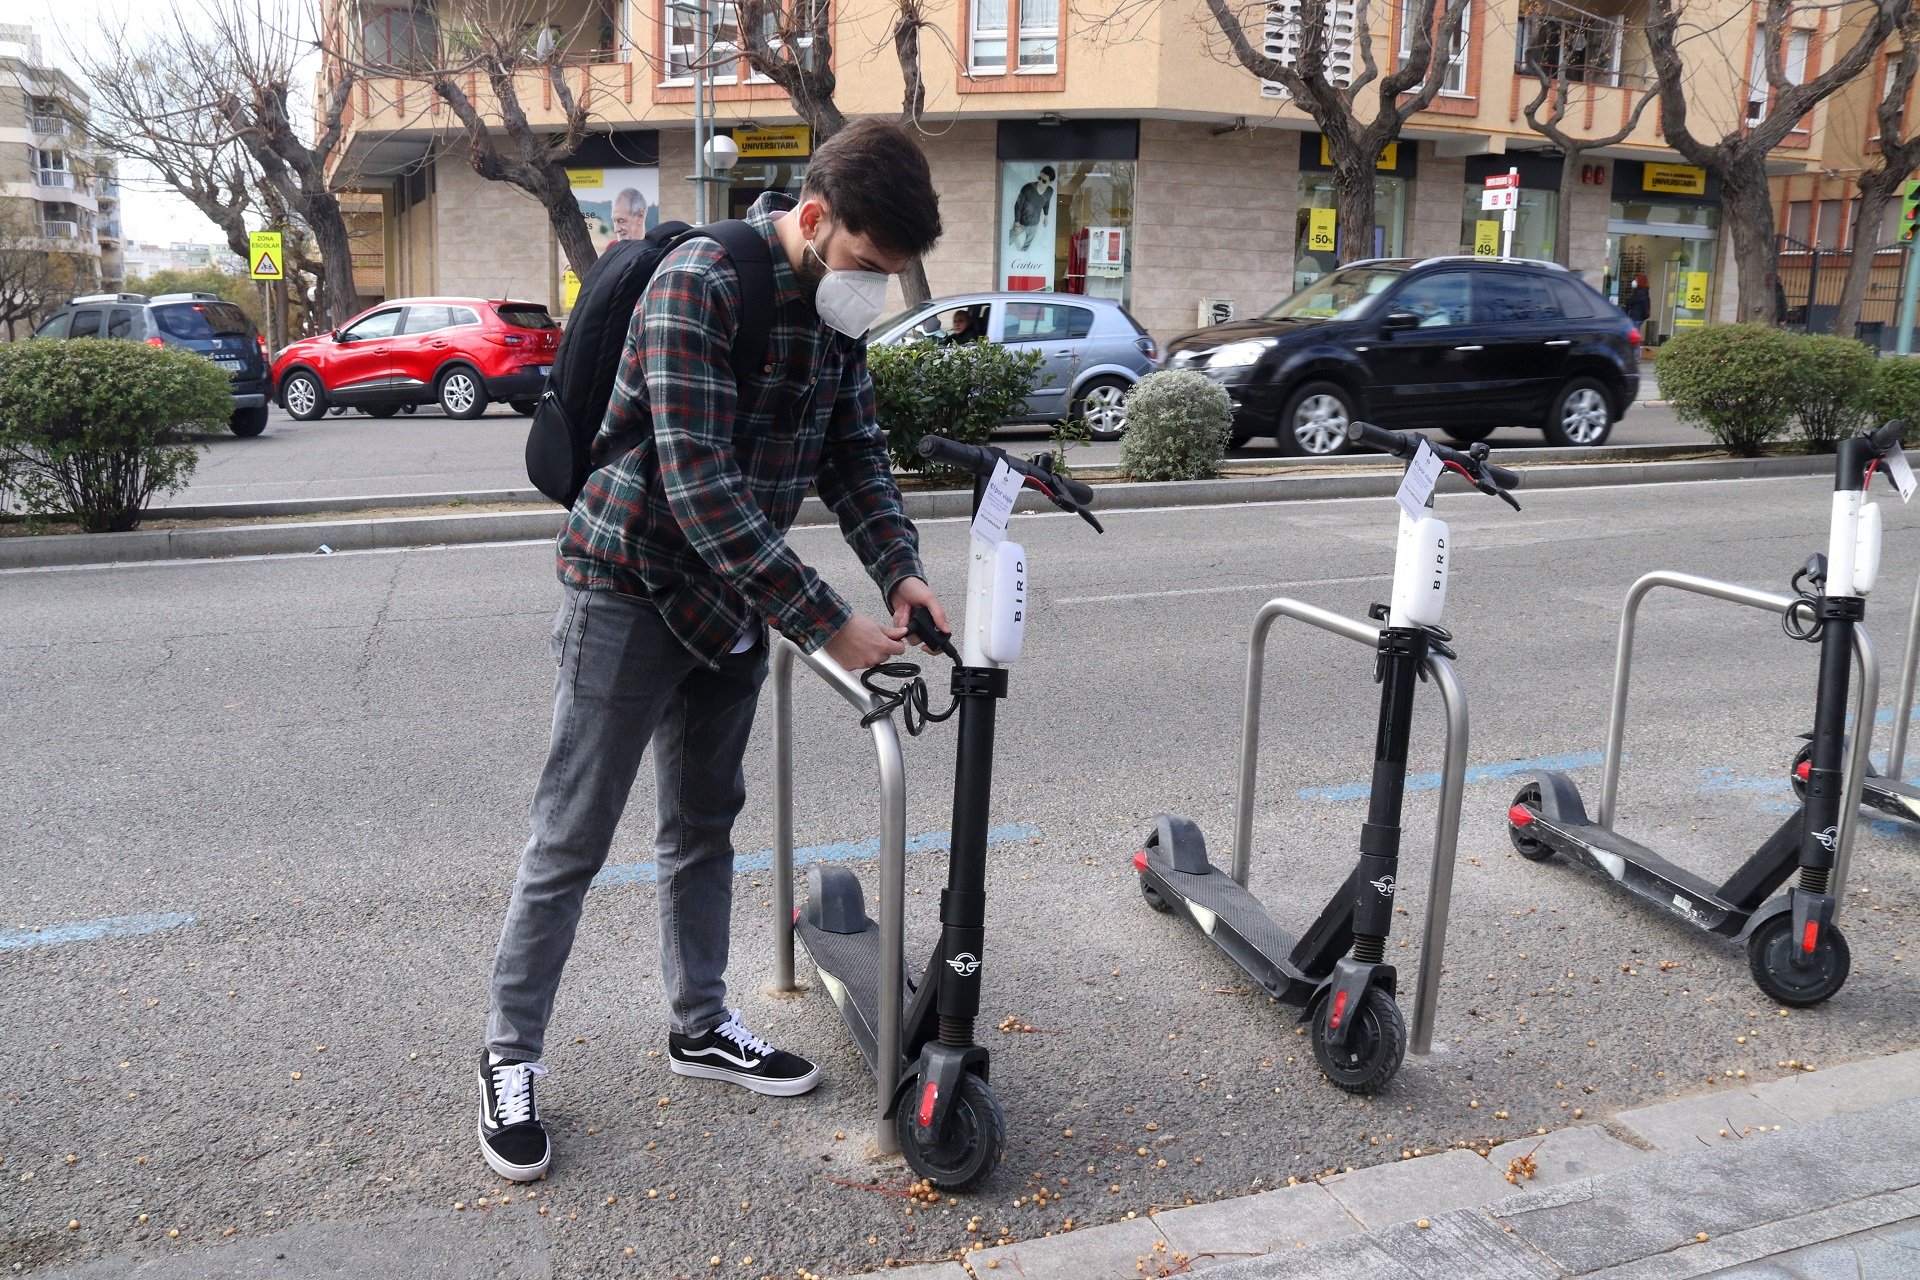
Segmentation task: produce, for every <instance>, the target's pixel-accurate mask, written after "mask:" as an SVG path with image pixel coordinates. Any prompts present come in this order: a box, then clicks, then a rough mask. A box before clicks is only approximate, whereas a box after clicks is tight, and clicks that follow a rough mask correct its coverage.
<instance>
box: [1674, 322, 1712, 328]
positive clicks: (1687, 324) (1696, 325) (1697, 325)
mask: <svg viewBox="0 0 1920 1280" xmlns="http://www.w3.org/2000/svg"><path fill="white" fill-rule="evenodd" d="M1706 323H1707V322H1706V321H1705V320H1675V321H1674V322H1673V327H1674V328H1676V329H1698V328H1701V327H1703V326H1704V325H1705V324H1706Z"/></svg>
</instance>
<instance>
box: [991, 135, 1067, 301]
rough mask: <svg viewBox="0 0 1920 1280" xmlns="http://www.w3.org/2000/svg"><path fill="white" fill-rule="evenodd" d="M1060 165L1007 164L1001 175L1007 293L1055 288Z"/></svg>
mask: <svg viewBox="0 0 1920 1280" xmlns="http://www.w3.org/2000/svg"><path fill="white" fill-rule="evenodd" d="M1059 176H1060V175H1059V168H1058V166H1056V165H1050V164H1007V165H1002V166H1001V177H1000V200H1001V205H1000V226H1001V229H1002V237H1003V238H1002V242H1001V245H1000V287H1001V288H1002V289H1004V290H1007V291H1008V292H1024V291H1027V290H1033V291H1044V290H1047V289H1051V288H1053V266H1054V231H1053V206H1054V195H1055V191H1054V187H1055V185H1056V183H1057V181H1058V179H1059Z"/></svg>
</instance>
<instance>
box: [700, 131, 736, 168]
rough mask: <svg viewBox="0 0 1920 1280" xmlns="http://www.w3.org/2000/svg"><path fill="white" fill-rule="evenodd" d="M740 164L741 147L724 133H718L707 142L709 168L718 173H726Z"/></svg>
mask: <svg viewBox="0 0 1920 1280" xmlns="http://www.w3.org/2000/svg"><path fill="white" fill-rule="evenodd" d="M739 163H740V145H739V144H738V143H736V142H735V141H734V140H733V139H732V138H729V137H728V136H727V135H726V134H724V133H717V134H715V135H714V136H713V137H711V138H709V139H708V140H707V166H708V167H709V168H711V169H712V170H713V171H714V172H716V173H725V172H727V171H728V170H729V169H731V168H733V166H735V165H736V164H739Z"/></svg>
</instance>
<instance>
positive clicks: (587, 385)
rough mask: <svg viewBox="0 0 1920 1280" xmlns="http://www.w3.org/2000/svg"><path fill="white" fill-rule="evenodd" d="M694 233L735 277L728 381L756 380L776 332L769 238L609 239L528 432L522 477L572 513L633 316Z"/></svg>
mask: <svg viewBox="0 0 1920 1280" xmlns="http://www.w3.org/2000/svg"><path fill="white" fill-rule="evenodd" d="M694 236H706V237H708V238H710V239H712V240H716V241H718V242H719V244H720V246H721V247H722V248H723V249H725V250H726V251H727V256H728V257H730V258H732V259H733V263H734V266H735V267H736V268H737V269H738V271H739V273H740V329H739V332H737V333H736V334H735V335H734V338H733V362H732V363H733V374H734V378H735V379H736V380H739V381H745V380H746V378H747V377H748V376H749V375H753V374H757V373H758V372H759V366H760V364H761V361H762V360H763V359H764V358H765V355H766V350H767V331H768V330H769V329H770V328H771V327H772V325H773V258H772V256H771V255H770V254H769V253H768V252H767V242H766V238H765V237H764V236H762V235H761V234H760V232H759V231H757V230H756V229H754V228H753V227H752V226H750V225H749V224H747V223H745V222H741V221H738V220H731V221H727V222H714V223H709V224H708V225H706V226H704V227H689V226H688V225H687V224H686V223H684V222H663V223H661V224H660V225H659V226H657V227H655V228H654V229H653V230H651V231H649V232H647V238H646V239H644V240H616V241H614V242H613V243H612V244H610V245H608V246H607V248H606V251H605V252H604V253H602V254H601V255H600V257H599V259H598V260H597V261H596V262H595V263H594V264H593V265H592V266H591V267H589V268H587V278H586V279H584V280H582V281H581V282H580V296H579V297H578V298H577V299H576V300H575V301H574V306H573V314H572V315H571V316H570V317H569V318H568V320H567V331H566V333H565V334H564V335H562V337H561V339H560V349H559V350H558V351H556V352H554V356H553V371H552V372H551V373H550V374H548V375H547V386H546V389H545V390H544V391H542V392H541V393H540V404H539V407H538V408H536V409H535V410H534V412H533V427H532V429H531V430H530V431H528V432H527V478H528V479H529V480H531V481H533V487H534V488H536V489H538V490H539V491H540V492H541V493H544V494H546V495H547V496H548V497H549V498H552V499H553V500H554V501H555V502H557V503H559V504H560V505H561V506H564V507H571V506H572V505H573V503H574V500H575V499H576V498H578V497H579V496H580V490H581V489H583V488H585V487H586V483H587V475H588V473H589V472H591V471H592V470H593V466H592V463H591V462H590V461H589V456H590V454H591V452H592V448H593V439H594V437H595V436H596V435H598V434H599V433H600V421H601V419H602V418H604V417H606V414H607V402H608V401H610V400H612V399H613V383H614V378H615V376H616V375H617V374H618V373H619V372H620V354H621V350H622V348H624V347H625V345H626V341H627V330H628V328H629V327H630V326H631V324H632V323H633V312H634V309H635V308H636V307H638V306H639V305H640V299H641V297H642V296H643V295H644V294H645V293H646V291H647V282H648V281H649V280H651V279H652V278H653V273H654V271H655V269H657V268H658V267H659V265H660V261H661V259H663V258H665V257H666V256H667V253H668V251H670V250H671V249H673V248H674V247H675V246H677V245H679V244H680V243H681V242H682V241H684V240H688V239H691V238H692V237H694Z"/></svg>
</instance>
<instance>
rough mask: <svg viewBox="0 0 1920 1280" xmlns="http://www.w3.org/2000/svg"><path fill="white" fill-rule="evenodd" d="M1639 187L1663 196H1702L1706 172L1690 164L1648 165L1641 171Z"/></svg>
mask: <svg viewBox="0 0 1920 1280" xmlns="http://www.w3.org/2000/svg"><path fill="white" fill-rule="evenodd" d="M1640 187H1641V190H1643V191H1657V192H1660V193H1661V194H1663V195H1671V196H1703V195H1705V194H1707V171H1706V170H1705V169H1696V168H1694V167H1693V166H1692V165H1690V164H1648V165H1647V166H1646V167H1645V169H1644V170H1643V171H1642V174H1641V178H1640Z"/></svg>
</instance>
